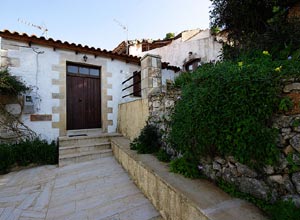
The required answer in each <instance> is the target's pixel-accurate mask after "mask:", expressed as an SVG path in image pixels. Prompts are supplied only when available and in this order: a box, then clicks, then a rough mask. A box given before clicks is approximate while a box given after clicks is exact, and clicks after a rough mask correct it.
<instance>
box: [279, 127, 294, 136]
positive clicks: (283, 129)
mask: <svg viewBox="0 0 300 220" xmlns="http://www.w3.org/2000/svg"><path fill="white" fill-rule="evenodd" d="M291 131H292V129H291V128H282V129H281V133H284V134H285V135H286V134H290V133H291Z"/></svg>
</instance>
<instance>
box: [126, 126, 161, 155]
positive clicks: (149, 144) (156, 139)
mask: <svg viewBox="0 0 300 220" xmlns="http://www.w3.org/2000/svg"><path fill="white" fill-rule="evenodd" d="M160 146H161V134H160V133H159V131H158V129H157V127H156V126H154V125H150V124H147V125H146V126H145V127H144V128H143V129H142V131H141V133H140V135H139V136H138V137H137V138H135V139H134V140H133V142H132V143H131V144H130V149H131V150H137V152H138V153H140V154H152V153H155V152H157V151H158V150H159V149H160Z"/></svg>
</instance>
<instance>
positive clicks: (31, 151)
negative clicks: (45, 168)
mask: <svg viewBox="0 0 300 220" xmlns="http://www.w3.org/2000/svg"><path fill="white" fill-rule="evenodd" d="M57 158H58V152H57V146H56V144H55V142H52V143H51V144H48V143H47V141H45V140H39V139H34V140H25V141H21V142H20V143H16V144H10V145H9V144H0V173H5V172H7V171H8V170H9V168H11V167H12V166H27V165H29V164H31V163H34V164H56V163H57Z"/></svg>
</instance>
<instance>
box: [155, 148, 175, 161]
mask: <svg viewBox="0 0 300 220" xmlns="http://www.w3.org/2000/svg"><path fill="white" fill-rule="evenodd" d="M156 157H157V159H158V160H160V161H162V162H170V161H171V157H172V155H171V154H169V153H168V152H167V151H166V150H165V149H163V148H160V149H159V151H158V152H157V153H156Z"/></svg>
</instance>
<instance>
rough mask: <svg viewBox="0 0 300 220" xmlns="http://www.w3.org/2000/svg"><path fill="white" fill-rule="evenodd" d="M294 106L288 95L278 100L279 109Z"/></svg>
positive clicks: (288, 108)
mask: <svg viewBox="0 0 300 220" xmlns="http://www.w3.org/2000/svg"><path fill="white" fill-rule="evenodd" d="M293 106H294V103H293V101H292V100H291V98H290V97H284V98H282V99H281V100H280V103H279V111H284V112H286V111H289V110H291V109H292V107H293Z"/></svg>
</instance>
